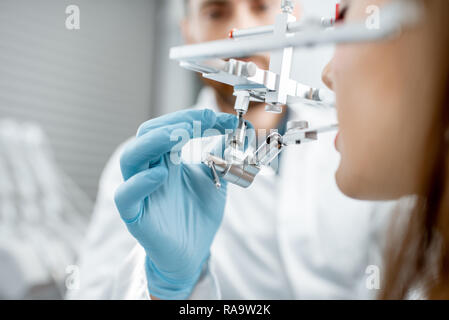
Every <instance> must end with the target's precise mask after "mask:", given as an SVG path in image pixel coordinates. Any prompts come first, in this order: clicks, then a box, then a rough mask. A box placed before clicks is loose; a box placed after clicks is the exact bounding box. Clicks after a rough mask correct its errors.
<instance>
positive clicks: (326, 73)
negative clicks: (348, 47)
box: [321, 59, 334, 90]
mask: <svg viewBox="0 0 449 320" xmlns="http://www.w3.org/2000/svg"><path fill="white" fill-rule="evenodd" d="M332 63H333V59H332V60H331V61H329V63H328V64H327V65H326V66H325V67H324V69H323V73H322V74H321V79H322V80H323V82H324V84H325V85H326V86H327V87H328V88H329V89H331V90H333V89H334V88H333V87H334V85H333V79H332Z"/></svg>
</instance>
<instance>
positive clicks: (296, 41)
mask: <svg viewBox="0 0 449 320" xmlns="http://www.w3.org/2000/svg"><path fill="white" fill-rule="evenodd" d="M294 2H295V1H294V0H283V1H282V4H281V12H280V13H279V14H278V15H277V17H276V20H275V23H274V25H269V26H262V27H255V28H249V29H242V30H232V31H231V32H230V34H229V36H230V39H226V40H219V41H212V42H206V43H200V44H194V45H187V46H180V47H174V48H172V49H171V51H170V58H171V59H174V60H177V61H179V63H180V65H181V67H183V68H186V69H189V70H192V71H195V72H199V73H201V74H202V76H203V77H205V78H208V79H211V80H214V81H218V82H221V83H225V84H228V85H231V86H233V87H234V95H235V96H236V102H235V106H234V110H235V111H236V113H237V117H238V120H239V121H238V127H237V129H236V130H235V132H234V133H233V134H232V135H231V137H230V138H229V139H228V141H227V145H226V149H225V152H224V158H220V157H218V156H215V155H213V154H207V155H206V156H205V158H204V160H203V162H204V163H206V164H207V165H208V166H209V167H210V168H211V170H212V174H213V177H214V182H215V185H216V186H217V188H219V187H220V186H221V184H220V178H222V179H225V180H227V181H229V182H231V183H234V184H237V185H239V186H241V187H244V188H247V187H249V186H250V185H251V184H252V182H253V180H254V178H255V177H256V175H257V174H258V173H259V171H260V169H261V167H262V166H266V165H269V164H270V163H271V162H272V161H273V160H274V159H275V158H276V157H277V156H278V155H279V153H280V152H281V151H282V150H283V149H284V147H286V146H288V145H292V144H300V143H304V142H310V141H315V140H317V138H318V134H320V133H324V132H329V131H333V130H336V129H337V128H338V125H337V124H332V125H329V126H326V127H320V128H309V126H308V122H306V121H290V122H289V123H288V124H287V131H286V133H285V135H283V136H282V135H280V134H279V133H273V134H271V135H269V136H268V138H267V139H266V141H265V142H264V143H263V144H262V145H261V146H260V147H259V148H258V149H257V150H256V151H252V150H247V151H244V146H245V134H246V131H247V124H246V122H245V121H244V120H243V116H244V115H245V114H246V112H247V111H248V106H249V103H250V101H257V102H263V103H265V104H266V108H265V109H266V111H267V112H272V113H280V112H282V107H283V106H284V105H288V104H292V103H295V102H300V101H303V102H308V104H310V103H312V104H315V105H326V106H330V107H333V106H334V96H333V94H332V92H330V91H328V90H325V89H317V88H312V87H309V86H307V85H304V84H301V83H298V82H297V81H295V80H293V79H291V78H290V71H291V66H292V59H293V53H294V50H295V48H307V47H314V46H318V45H325V44H343V43H363V42H375V41H381V40H385V39H390V38H393V37H395V36H397V35H399V34H400V32H401V30H402V29H403V28H404V27H407V26H410V25H413V24H415V23H416V22H417V21H418V20H419V18H420V13H421V8H420V6H419V5H418V3H417V1H415V0H393V1H391V2H390V3H388V4H386V5H384V6H383V7H381V8H380V9H379V15H378V19H379V20H378V23H377V24H376V26H369V25H367V23H366V22H365V21H363V22H360V23H347V24H344V25H343V24H339V23H336V21H337V20H338V15H339V12H338V10H339V4H337V10H336V11H337V13H336V17H335V18H321V19H309V20H304V21H296V18H295V16H293V15H292V12H293V9H294ZM258 52H270V67H269V70H262V69H260V68H258V67H257V65H256V64H255V63H253V62H244V61H239V60H236V58H242V57H248V56H251V55H252V54H254V53H258Z"/></svg>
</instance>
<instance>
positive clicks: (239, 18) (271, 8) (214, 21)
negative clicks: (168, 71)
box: [183, 0, 297, 96]
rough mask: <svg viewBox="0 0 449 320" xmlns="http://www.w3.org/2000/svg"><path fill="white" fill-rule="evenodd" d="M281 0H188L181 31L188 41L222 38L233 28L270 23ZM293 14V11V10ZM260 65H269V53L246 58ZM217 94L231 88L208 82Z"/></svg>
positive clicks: (228, 91) (228, 92)
mask: <svg viewBox="0 0 449 320" xmlns="http://www.w3.org/2000/svg"><path fill="white" fill-rule="evenodd" d="M280 8H281V0H189V1H188V8H187V15H186V19H185V21H184V24H183V33H184V37H185V40H186V42H187V43H188V44H193V43H198V42H205V41H213V40H218V39H225V38H227V37H228V34H229V31H230V30H232V29H233V28H236V29H245V28H251V27H256V26H262V25H269V24H273V23H274V21H275V17H276V15H277V14H278V13H279V12H280ZM295 14H296V16H297V12H296V13H295ZM248 59H249V60H251V61H253V62H255V63H256V64H257V65H258V66H259V67H260V68H262V69H268V68H269V55H268V54H260V55H257V56H252V57H249V58H248ZM245 60H246V59H245ZM208 84H210V85H212V86H213V87H214V88H215V89H216V90H218V91H219V93H221V94H222V95H223V94H226V95H231V96H232V92H233V91H232V88H231V87H228V86H223V85H220V84H218V83H212V82H208Z"/></svg>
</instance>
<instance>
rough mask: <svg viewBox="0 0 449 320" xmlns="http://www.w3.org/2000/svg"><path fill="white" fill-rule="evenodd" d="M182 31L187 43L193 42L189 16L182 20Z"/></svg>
mask: <svg viewBox="0 0 449 320" xmlns="http://www.w3.org/2000/svg"><path fill="white" fill-rule="evenodd" d="M181 33H182V37H183V39H184V42H185V43H186V44H190V43H193V37H192V32H191V25H190V20H189V18H183V19H182V20H181Z"/></svg>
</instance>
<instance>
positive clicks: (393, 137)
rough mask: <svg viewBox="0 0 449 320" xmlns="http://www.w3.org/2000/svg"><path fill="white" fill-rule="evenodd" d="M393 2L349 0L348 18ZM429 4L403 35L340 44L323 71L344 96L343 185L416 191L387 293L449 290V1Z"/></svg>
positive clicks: (392, 248) (389, 262) (393, 254)
mask: <svg viewBox="0 0 449 320" xmlns="http://www.w3.org/2000/svg"><path fill="white" fill-rule="evenodd" d="M386 2H388V1H385V0H376V1H372V0H371V1H368V0H363V1H361V0H357V1H343V3H342V5H343V8H342V9H343V11H342V14H343V16H342V19H344V20H346V21H352V20H359V21H360V19H363V17H366V13H365V9H366V7H367V6H368V5H371V4H374V5H379V6H381V5H382V4H384V3H386ZM421 2H422V3H423V5H424V17H423V18H424V19H423V20H422V22H421V23H420V24H419V25H417V26H416V27H414V28H411V29H410V30H405V31H404V33H403V34H402V35H401V37H400V38H398V39H396V40H392V41H386V42H382V43H376V44H363V45H360V44H355V45H341V46H338V47H337V49H336V52H335V55H334V57H333V59H332V61H331V62H330V63H329V65H328V66H327V67H326V69H325V70H324V72H323V79H324V81H325V83H326V84H327V85H328V86H329V87H330V88H331V89H333V90H334V91H335V93H336V97H337V110H338V118H339V123H340V133H339V135H338V137H337V140H336V148H337V150H338V151H339V152H340V153H341V162H340V166H339V168H338V170H337V173H336V179H337V183H338V186H339V188H340V189H341V190H342V191H343V192H344V193H345V194H347V195H348V196H350V197H353V198H357V199H364V200H386V199H397V198H400V197H404V196H407V195H414V198H413V209H412V210H411V212H410V213H407V214H406V216H407V222H406V223H404V222H403V221H401V225H400V226H401V229H400V230H398V229H397V228H398V227H399V226H398V224H396V225H394V226H392V227H393V228H395V229H394V232H392V235H393V234H394V235H396V237H395V239H389V240H391V241H389V242H388V243H389V245H388V247H389V248H388V252H387V256H386V269H384V272H382V275H383V280H384V281H383V286H382V294H381V296H380V297H381V298H385V299H389V298H393V299H396V298H406V297H407V296H408V294H410V292H411V291H413V290H418V291H419V293H420V295H422V296H423V297H426V298H437V299H438V298H449V156H448V147H449V99H448V98H449V31H448V28H447V26H446V23H447V17H446V15H447V13H448V12H449V1H447V0H421ZM398 221H399V220H398ZM399 231H402V232H399Z"/></svg>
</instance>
